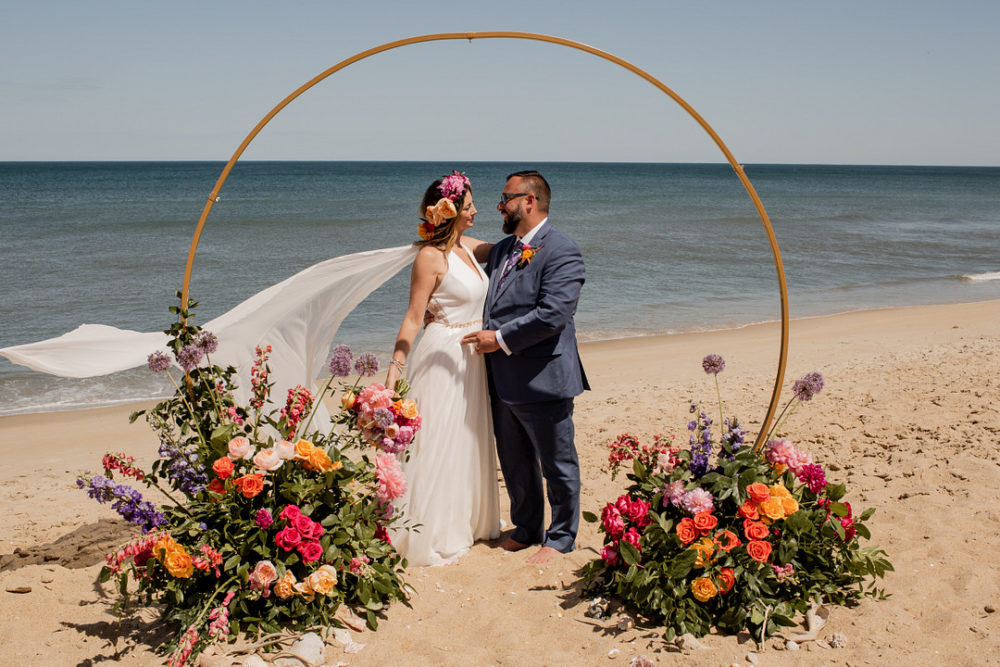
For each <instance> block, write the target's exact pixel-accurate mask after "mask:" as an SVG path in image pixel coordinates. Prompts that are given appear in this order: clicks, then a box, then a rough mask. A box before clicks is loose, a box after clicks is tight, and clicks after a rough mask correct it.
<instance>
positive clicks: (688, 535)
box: [676, 517, 698, 546]
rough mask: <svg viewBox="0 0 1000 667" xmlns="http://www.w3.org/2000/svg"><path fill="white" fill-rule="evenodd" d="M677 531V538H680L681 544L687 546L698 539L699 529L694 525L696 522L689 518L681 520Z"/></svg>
mask: <svg viewBox="0 0 1000 667" xmlns="http://www.w3.org/2000/svg"><path fill="white" fill-rule="evenodd" d="M676 530H677V537H679V538H680V540H681V544H683V545H685V546H686V545H688V544H691V543H692V542H694V541H695V540H696V539H698V528H697V527H696V526H695V525H694V521H692V520H691V519H690V518H688V517H684V518H683V519H681V520H680V522H679V523H678V524H677V528H676Z"/></svg>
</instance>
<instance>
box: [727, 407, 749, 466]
mask: <svg viewBox="0 0 1000 667" xmlns="http://www.w3.org/2000/svg"><path fill="white" fill-rule="evenodd" d="M722 426H723V429H724V430H723V432H722V439H721V444H722V445H723V449H725V450H728V451H729V452H730V453H731V454H735V453H736V452H738V451H739V450H740V447H742V446H743V441H744V436H745V435H746V433H747V432H746V431H744V430H743V428H742V427H741V426H740V420H739V418H736V417H734V418H733V419H732V420H731V421H730V420H729V419H726V420H724V421H723V422H722ZM729 460H730V461H732V460H733V457H732V455H730V456H729Z"/></svg>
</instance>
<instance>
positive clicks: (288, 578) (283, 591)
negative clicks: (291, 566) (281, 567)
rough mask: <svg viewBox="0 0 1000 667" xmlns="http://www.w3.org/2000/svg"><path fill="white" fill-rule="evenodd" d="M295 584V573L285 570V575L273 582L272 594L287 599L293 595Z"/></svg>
mask: <svg viewBox="0 0 1000 667" xmlns="http://www.w3.org/2000/svg"><path fill="white" fill-rule="evenodd" d="M295 584H296V581H295V575H294V574H292V573H291V572H290V571H289V572H285V576H283V577H282V578H281V579H278V581H276V582H275V584H274V594H275V595H277V596H278V598H280V599H282V600H285V599H288V598H290V597H292V596H293V595H295Z"/></svg>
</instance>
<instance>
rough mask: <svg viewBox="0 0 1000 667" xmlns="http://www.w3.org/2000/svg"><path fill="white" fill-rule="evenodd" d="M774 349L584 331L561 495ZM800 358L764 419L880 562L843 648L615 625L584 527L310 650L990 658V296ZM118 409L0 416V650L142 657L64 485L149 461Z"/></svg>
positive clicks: (998, 368) (477, 561) (593, 482)
mask: <svg viewBox="0 0 1000 667" xmlns="http://www.w3.org/2000/svg"><path fill="white" fill-rule="evenodd" d="M778 352H779V327H778V326H777V325H776V324H763V325H755V326H750V327H746V328H743V329H738V330H731V331H718V332H708V333H699V334H691V335H677V336H668V337H651V338H641V339H628V340H622V341H611V342H601V343H591V344H587V345H585V346H584V347H583V357H584V363H585V365H586V367H587V371H588V374H589V376H590V380H591V384H592V385H593V390H592V391H590V392H587V393H585V394H584V395H583V396H582V397H580V398H579V399H578V401H577V410H576V423H577V430H578V437H577V446H578V449H579V452H580V458H581V465H582V470H583V497H582V507H583V509H584V510H590V511H594V512H599V510H600V508H601V507H602V506H603V505H604V504H605V503H606V502H608V501H609V500H613V499H614V498H615V497H617V495H618V494H619V493H620V491H621V490H622V489H623V488H624V486H625V484H626V482H625V480H624V479H622V478H619V479H618V480H617V481H612V480H611V478H610V476H609V475H608V474H607V473H606V472H604V470H603V466H604V465H605V463H606V449H605V447H606V444H607V443H608V442H609V441H611V440H612V439H613V438H614V437H615V436H617V435H618V434H619V433H623V432H626V431H627V432H630V433H633V434H635V435H637V436H639V437H640V438H641V439H643V440H644V441H648V440H649V439H650V438H651V436H652V435H653V434H656V433H676V434H677V435H678V437H679V438H684V437H686V430H685V427H684V425H685V424H686V422H687V407H688V401H689V400H691V399H694V400H702V401H704V402H705V403H706V404H707V405H713V406H714V404H715V388H714V384H712V382H711V379H710V378H709V377H708V376H706V375H705V374H704V373H703V372H702V370H701V366H700V361H701V359H702V357H703V356H704V355H706V354H709V353H717V354H721V355H722V356H723V357H724V358H725V360H726V370H725V372H724V373H723V374H722V375H720V376H719V379H720V381H721V383H722V392H723V400H724V401H725V403H726V406H727V413H730V412H731V413H735V414H738V415H740V416H741V417H742V418H743V419H744V420H745V421H746V422H747V423H748V425H749V426H748V428H749V430H750V431H751V432H752V433H754V432H755V431H756V430H757V428H758V427H759V423H760V420H761V418H762V417H763V416H764V414H765V410H766V407H767V404H768V401H769V399H770V396H771V390H772V387H773V384H774V377H775V372H776V369H777V361H778ZM811 371H819V372H820V373H822V374H823V375H824V377H825V379H826V388H825V389H824V391H823V393H822V394H820V395H819V396H817V397H816V398H815V399H814V400H813V401H811V402H810V403H807V404H803V405H802V406H801V407H800V409H799V410H798V411H797V412H796V413H795V414H794V415H793V417H792V419H791V420H790V421H789V423H788V425H787V428H786V429H785V430H786V431H787V433H788V435H789V437H790V438H791V439H792V440H793V441H794V442H795V443H796V445H797V446H798V447H800V448H803V449H806V450H809V451H811V452H812V454H813V456H814V458H816V459H817V460H818V462H820V463H823V464H824V465H826V466H827V467H828V476H829V478H830V479H831V480H833V481H844V482H846V483H847V484H848V496H847V498H846V499H847V500H848V501H850V502H851V503H852V504H853V505H854V506H855V508H858V507H862V508H863V507H875V508H877V511H876V513H875V515H874V517H872V519H871V520H870V521H869V523H868V526H869V528H870V529H871V531H872V534H873V539H872V541H871V543H872V544H878V545H881V546H882V547H883V548H885V549H886V550H887V551H888V553H889V556H890V558H891V560H892V562H893V564H894V565H895V568H896V572H895V573H894V574H893V573H891V574H890V575H889V576H888V578H887V579H886V580H885V581H884V586H885V588H886V590H887V592H888V593H889V594H890V597H889V599H887V600H884V601H874V600H868V599H866V600H865V601H863V602H862V603H861V604H859V605H857V606H856V607H854V608H844V607H833V608H831V609H830V617H829V623H828V625H827V626H826V627H825V628H824V629H823V631H822V633H821V637H824V638H826V639H829V637H830V636H831V635H832V633H840V634H842V635H843V636H844V637H845V638H846V646H845V647H844V648H837V649H834V648H825V647H823V646H821V645H817V644H815V643H805V644H803V645H802V646H801V647H800V650H798V651H796V652H790V651H788V650H779V647H782V646H783V642H781V641H779V640H777V639H774V640H769V641H768V642H766V644H764V645H763V646H756V645H755V644H754V643H753V642H745V641H744V642H743V643H741V640H740V638H738V637H735V636H717V635H711V636H708V637H706V638H704V639H703V640H702V643H703V644H704V646H705V648H702V649H695V650H690V651H688V652H686V653H682V652H679V651H678V649H677V648H675V647H674V646H673V645H671V644H667V643H666V642H664V641H663V639H662V637H661V634H662V633H661V632H660V631H659V630H658V629H657V628H655V627H646V626H643V625H642V624H640V625H639V626H638V627H636V628H634V629H631V630H627V631H619V630H618V629H617V628H616V626H615V623H616V621H617V618H613V619H611V620H605V621H599V620H594V619H591V618H588V617H586V616H585V615H584V612H585V611H586V608H587V598H586V596H585V595H584V593H583V591H582V588H581V585H580V583H579V580H578V577H577V574H576V573H577V571H578V569H579V568H580V567H581V566H582V565H584V564H585V563H586V562H588V561H589V560H591V559H593V558H594V557H596V553H597V550H599V549H600V545H601V540H600V536H599V535H598V533H597V532H596V529H595V527H594V526H593V525H591V524H586V523H584V524H583V526H582V528H581V533H580V536H579V540H578V549H577V550H576V551H575V552H573V553H571V554H568V555H565V556H562V557H560V558H558V559H557V560H556V561H554V562H552V563H549V564H546V565H542V566H538V565H529V564H527V563H525V559H526V557H527V555H528V554H527V553H525V552H521V553H516V554H510V553H506V552H503V551H502V550H499V549H496V548H493V546H492V545H490V544H485V543H484V544H477V545H475V546H474V547H473V549H472V550H471V551H470V552H469V553H468V554H467V555H466V556H465V557H463V558H462V559H461V561H460V562H459V563H458V564H456V565H452V566H447V567H439V568H428V569H415V570H413V571H412V572H411V574H410V582H411V583H412V584H413V586H414V587H415V588H416V589H417V593H416V595H414V596H413V598H412V600H411V605H412V606H411V607H409V608H408V607H405V606H403V605H397V606H395V607H393V608H392V609H390V610H389V611H388V613H387V614H386V617H385V618H384V619H383V620H382V621H381V625H380V627H379V630H378V632H360V633H354V640H355V641H357V642H359V643H363V644H365V646H364V648H363V649H361V650H360V651H359V652H357V653H353V654H347V653H345V652H344V651H343V650H342V649H341V647H339V646H338V645H331V646H330V647H329V648H328V651H327V662H328V664H331V665H336V664H350V665H380V664H403V665H459V664H462V665H465V664H474V665H595V664H607V665H628V664H629V662H630V661H631V660H632V659H633V658H634V657H637V656H642V655H644V656H646V657H648V658H649V659H651V660H652V661H653V662H654V663H655V664H660V665H690V664H694V665H726V664H731V663H736V664H741V665H746V664H750V663H749V662H748V658H747V656H748V654H749V653H751V652H756V656H755V659H756V661H757V664H760V665H793V664H795V665H798V664H805V665H813V664H815V665H820V664H822V665H827V664H849V665H862V664H872V665H883V664H911V665H940V664H949V665H964V664H970V665H971V664H982V663H988V662H990V661H993V660H996V656H997V655H1000V612H996V611H994V610H995V609H998V608H1000V577H998V576H997V575H996V569H995V564H994V562H993V559H992V556H993V554H994V553H996V552H997V551H998V548H1000V508H998V505H997V500H998V496H1000V458H998V452H997V446H998V443H1000V414H998V410H997V404H998V400H997V399H998V392H997V385H998V382H1000V380H998V378H1000V302H984V303H976V304H964V305H946V306H927V307H917V308H900V309H889V310H880V311H869V312H859V313H848V314H842V315H836V316H832V317H824V318H815V319H805V320H796V321H793V322H792V325H791V335H790V345H789V357H788V368H787V372H786V376H785V377H786V381H785V390H784V395H785V396H786V397H787V395H788V387H790V385H791V382H793V381H794V380H795V379H796V378H798V377H800V376H802V375H804V374H806V373H808V372H811ZM782 402H784V399H783V401H782ZM135 407H136V406H122V407H114V408H106V409H97V410H87V411H79V412H64V413H49V414H37V415H21V416H12V417H4V418H0V502H2V507H3V510H4V511H3V516H4V518H5V521H4V522H3V526H2V528H0V638H2V639H3V641H0V664H4V665H77V664H81V665H93V664H98V663H101V662H109V661H117V662H119V663H120V664H122V665H149V664H158V663H159V658H158V657H157V656H156V655H155V654H154V653H153V652H152V650H151V646H152V644H154V643H155V642H156V641H157V638H158V637H162V634H161V633H162V628H159V627H158V626H157V625H156V624H155V623H151V620H152V619H153V617H154V615H153V614H146V615H145V616H144V618H143V619H140V620H139V621H137V622H132V623H129V624H127V625H126V626H124V627H119V626H117V625H115V619H114V616H113V615H112V613H111V604H112V602H113V599H114V598H113V596H112V594H111V589H110V587H102V586H100V585H98V584H96V583H95V582H96V578H97V574H98V572H99V570H100V567H101V565H100V564H101V562H102V556H103V553H104V552H105V551H106V550H109V549H110V548H112V547H113V546H114V545H115V544H116V541H117V540H120V539H124V538H125V537H127V536H128V535H129V534H130V531H129V530H128V528H123V527H122V525H121V524H120V523H119V522H117V521H116V520H115V516H114V514H113V512H112V511H111V510H109V509H107V508H105V507H103V506H99V505H97V504H96V503H95V502H93V501H92V500H90V499H88V498H87V497H86V495H85V494H84V493H83V492H82V491H80V490H79V489H77V488H76V485H75V479H76V475H77V473H79V472H81V471H83V470H87V469H90V470H97V469H98V468H99V466H100V458H101V455H102V454H103V453H104V452H105V451H106V450H108V449H112V448H113V449H116V450H126V451H127V452H129V453H131V454H133V455H134V456H136V458H137V459H138V460H139V461H140V462H143V463H149V462H150V461H152V459H153V457H154V456H155V451H156V446H157V443H156V439H155V437H154V436H153V434H152V433H151V432H150V431H149V430H148V428H147V427H146V425H145V424H144V422H142V421H141V420H140V421H139V422H137V423H136V424H133V425H130V424H129V423H128V414H129V412H131V410H133V409H135ZM501 495H503V494H501ZM528 553H530V552H528ZM29 589H30V591H29V592H12V591H24V590H29Z"/></svg>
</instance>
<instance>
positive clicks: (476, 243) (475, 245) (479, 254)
mask: <svg viewBox="0 0 1000 667" xmlns="http://www.w3.org/2000/svg"><path fill="white" fill-rule="evenodd" d="M462 242H463V243H465V246H466V247H467V248H469V249H470V250H472V255H473V257H475V258H476V261H477V262H479V263H480V264H485V263H486V260H487V259H488V258H489V256H490V248H492V247H493V244H492V243H487V242H486V241H480V240H479V239H474V238H472V237H471V236H463V237H462Z"/></svg>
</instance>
